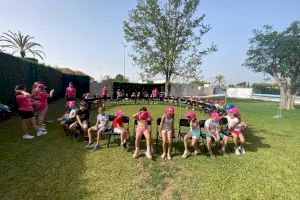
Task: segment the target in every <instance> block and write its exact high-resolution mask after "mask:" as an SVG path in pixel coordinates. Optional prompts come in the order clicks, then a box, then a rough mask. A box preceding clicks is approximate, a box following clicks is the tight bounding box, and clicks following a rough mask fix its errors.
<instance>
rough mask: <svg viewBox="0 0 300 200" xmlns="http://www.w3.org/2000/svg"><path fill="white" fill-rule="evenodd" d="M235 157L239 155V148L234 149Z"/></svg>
mask: <svg viewBox="0 0 300 200" xmlns="http://www.w3.org/2000/svg"><path fill="white" fill-rule="evenodd" d="M235 155H237V156H239V155H241V152H240V150H239V148H235Z"/></svg>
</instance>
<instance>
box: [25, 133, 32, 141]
mask: <svg viewBox="0 0 300 200" xmlns="http://www.w3.org/2000/svg"><path fill="white" fill-rule="evenodd" d="M33 138H34V136H33V135H29V134H25V135H23V139H24V140H31V139H33Z"/></svg>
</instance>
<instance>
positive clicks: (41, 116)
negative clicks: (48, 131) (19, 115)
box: [38, 109, 47, 129]
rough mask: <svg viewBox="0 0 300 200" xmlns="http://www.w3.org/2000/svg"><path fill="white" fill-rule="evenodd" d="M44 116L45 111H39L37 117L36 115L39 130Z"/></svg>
mask: <svg viewBox="0 0 300 200" xmlns="http://www.w3.org/2000/svg"><path fill="white" fill-rule="evenodd" d="M46 114H47V109H44V110H40V111H39V115H38V127H39V128H40V129H41V128H42V125H43V123H44V121H45V117H46Z"/></svg>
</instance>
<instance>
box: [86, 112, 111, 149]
mask: <svg viewBox="0 0 300 200" xmlns="http://www.w3.org/2000/svg"><path fill="white" fill-rule="evenodd" d="M108 123H109V117H108V115H106V114H105V108H104V107H99V108H98V116H97V122H96V124H95V126H93V127H91V128H89V129H88V136H89V143H88V144H87V145H86V146H85V148H87V149H90V148H91V147H92V145H93V132H97V144H96V146H95V147H94V149H93V152H95V151H98V150H100V136H101V134H102V133H104V132H105V131H106V130H107V129H108Z"/></svg>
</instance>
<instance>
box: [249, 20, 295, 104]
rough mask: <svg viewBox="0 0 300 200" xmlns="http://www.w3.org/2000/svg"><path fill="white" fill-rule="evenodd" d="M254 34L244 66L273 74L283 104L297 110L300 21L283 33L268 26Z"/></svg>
mask: <svg viewBox="0 0 300 200" xmlns="http://www.w3.org/2000/svg"><path fill="white" fill-rule="evenodd" d="M253 34H254V36H253V37H252V38H251V39H250V48H249V50H248V52H247V56H248V58H247V59H246V61H245V63H244V64H243V65H244V66H245V67H247V68H249V69H251V70H253V71H254V72H263V73H264V74H265V75H269V76H271V77H273V78H274V79H275V81H276V82H277V84H278V86H279V88H280V95H281V97H282V98H281V102H280V106H281V107H282V108H283V109H287V110H290V109H294V101H295V96H296V95H297V93H298V92H297V91H299V87H300V85H299V82H298V80H299V76H300V21H295V22H293V23H292V24H291V25H290V26H289V27H288V28H287V29H286V30H284V31H282V32H278V31H274V30H273V28H272V26H268V25H265V26H263V30H253Z"/></svg>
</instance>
